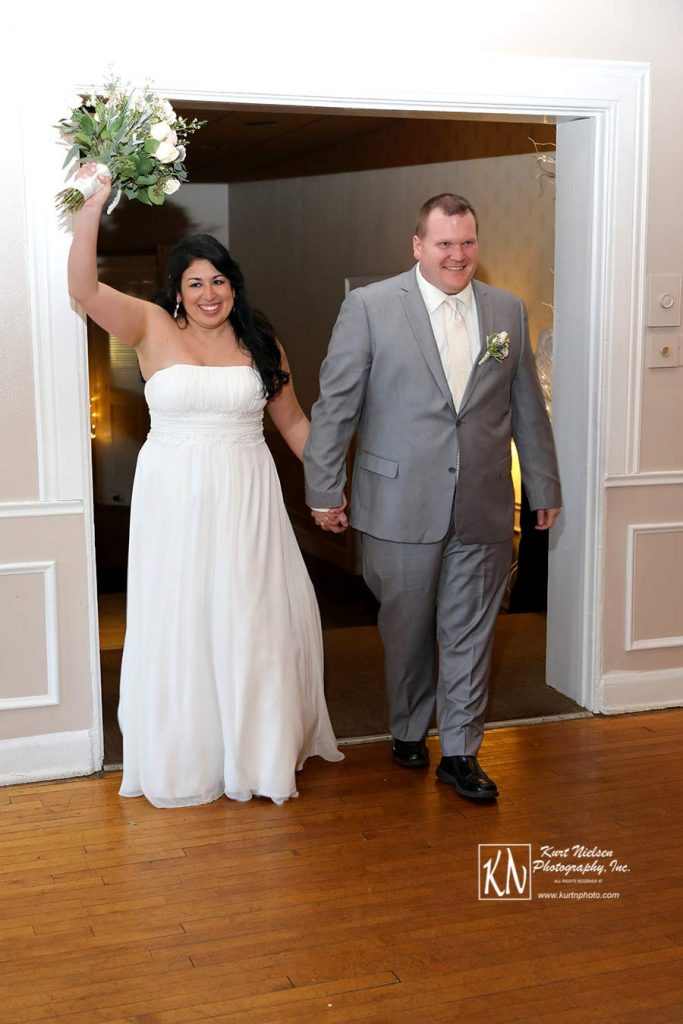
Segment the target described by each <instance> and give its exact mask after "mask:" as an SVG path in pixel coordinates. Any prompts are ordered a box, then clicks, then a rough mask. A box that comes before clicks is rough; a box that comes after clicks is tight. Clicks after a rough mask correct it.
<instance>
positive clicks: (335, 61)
mask: <svg viewBox="0 0 683 1024" xmlns="http://www.w3.org/2000/svg"><path fill="white" fill-rule="evenodd" d="M331 16H334V17H335V21H334V37H333V39H332V40H331V37H330V32H329V25H330V17H331ZM444 18H445V15H444V7H443V5H442V4H440V3H439V4H437V3H436V2H433V3H432V2H430V0H427V2H426V3H423V4H422V5H421V6H420V8H419V11H418V10H417V9H416V17H415V19H411V18H409V17H406V18H397V17H396V8H395V4H390V3H384V2H383V0H381V2H377V3H374V4H368V3H366V2H364V3H360V2H359V0H348V2H347V3H346V4H344V5H343V7H341V6H340V7H338V8H335V9H334V11H333V12H332V13H331V12H326V13H325V16H324V17H321V15H320V7H319V5H317V4H316V5H313V4H312V3H303V2H294V3H291V4H286V5H285V4H269V3H263V4H257V5H252V6H251V7H246V8H244V7H243V8H240V9H236V8H234V6H233V7H230V8H229V9H228V8H220V9H217V10H215V11H212V12H211V15H210V17H207V16H202V17H201V19H200V21H201V24H200V25H199V27H198V28H197V29H196V30H195V27H194V25H193V19H192V17H191V15H190V14H189V13H188V10H187V7H186V6H185V5H183V6H182V7H181V6H180V5H178V6H176V5H175V4H174V3H170V4H167V5H166V7H165V8H164V14H163V16H160V15H159V14H158V12H157V11H156V10H152V9H150V10H149V11H148V12H146V11H144V10H141V11H138V12H136V17H135V25H132V24H131V22H130V19H128V18H117V17H116V16H115V15H114V16H112V15H111V13H110V12H106V13H105V12H98V11H94V12H89V13H88V15H87V16H85V15H83V16H80V17H76V18H74V17H69V18H66V17H65V16H64V11H63V9H62V8H61V7H55V8H53V9H51V10H50V11H47V12H45V13H44V14H43V15H42V16H41V26H40V33H39V35H37V34H36V32H35V31H34V28H35V26H34V25H33V24H32V20H31V19H33V14H32V13H31V12H29V11H26V12H25V13H24V12H23V11H20V12H19V13H12V14H11V15H8V16H5V21H4V24H3V29H4V31H3V42H4V44H5V54H6V57H8V58H9V60H7V59H3V62H2V65H3V66H2V72H3V74H4V75H5V76H6V78H5V84H4V86H3V92H4V94H5V98H6V101H7V100H9V99H11V100H12V101H16V107H17V109H19V110H21V111H24V112H26V115H27V116H26V123H27V126H30V135H31V141H33V140H35V138H38V140H39V141H40V142H41V144H42V143H43V142H44V144H45V147H46V149H45V152H47V148H48V147H49V146H50V145H51V141H50V140H51V139H52V138H53V129H52V128H51V125H53V124H54V122H55V120H56V119H57V118H58V117H59V116H61V115H62V114H63V112H64V109H65V104H66V98H67V97H68V96H69V94H70V93H71V92H72V91H73V88H74V86H75V85H76V84H78V85H81V84H85V83H89V82H96V81H98V80H101V78H102V76H103V74H104V73H105V69H106V66H107V65H108V64H109V63H110V62H113V63H114V65H115V66H116V67H117V68H119V69H121V70H122V72H123V73H124V74H125V75H131V76H132V77H135V78H137V79H139V80H143V79H144V78H145V77H146V76H149V77H151V78H152V79H153V80H154V81H155V83H156V84H157V85H158V87H159V88H160V89H165V88H167V86H168V85H169V84H172V83H175V82H183V83H185V86H184V88H185V95H186V96H187V95H190V94H192V92H193V90H194V93H195V94H197V95H199V94H201V92H202V90H204V89H206V90H217V91H233V92H236V93H251V94H253V95H256V94H258V95H263V94H269V93H270V94H273V95H279V96H281V97H282V98H283V101H284V102H290V100H288V98H289V97H292V96H297V95H298V96H309V97H311V103H312V104H314V103H315V101H316V97H320V96H325V95H331V96H345V95H352V96H354V97H356V98H358V99H360V98H362V97H372V96H376V95H383V94H385V93H387V90H390V95H391V96H392V97H394V98H395V100H394V102H395V103H396V105H397V106H399V107H400V106H401V105H402V108H403V109H406V108H409V107H410V106H411V103H412V97H413V94H414V91H415V90H416V89H418V90H419V91H420V93H421V94H422V95H423V96H424V95H425V94H429V95H432V96H434V97H435V98H436V99H437V100H438V97H440V96H441V97H448V95H449V93H451V92H454V91H455V92H459V91H461V90H463V89H465V88H466V87H467V83H468V81H469V80H470V76H471V69H472V68H473V67H474V66H476V65H477V64H480V63H481V62H482V60H486V59H487V58H490V57H495V58H496V59H498V58H499V57H500V58H504V57H505V56H506V55H511V56H514V55H518V56H520V57H524V58H525V59H527V58H529V57H534V56H537V57H542V58H553V59H562V58H572V59H577V58H580V59H582V60H591V59H594V60H601V61H605V60H612V61H647V62H651V63H652V97H651V100H652V120H651V137H650V140H649V146H650V159H649V164H648V168H649V184H648V201H647V218H648V227H647V231H648V235H647V249H646V258H645V266H644V268H643V271H644V273H681V271H682V270H683V257H682V255H681V246H680V239H681V238H682V237H683V204H681V202H680V167H681V166H683V135H682V134H681V132H680V131H678V129H677V123H676V120H675V118H676V116H677V110H678V104H679V97H680V96H681V95H682V94H683V65H682V64H681V61H680V54H679V52H678V51H679V46H678V44H679V41H680V39H681V38H683V5H682V4H681V3H680V0H657V2H656V3H655V4H654V5H653V4H652V3H651V2H650V0H606V2H604V3H602V4H595V3H594V2H593V0H575V2H573V3H572V4H568V3H565V2H562V3H560V2H558V0H554V2H553V0H550V2H540V0H519V2H517V3H515V4H510V3H509V2H507V0H491V2H489V3H487V4H479V5H469V6H468V7H467V8H462V9H461V8H459V9H458V13H457V32H456V31H455V29H454V30H453V36H452V39H453V47H454V55H453V59H447V60H444V59H441V55H442V52H443V43H442V37H443V34H444V32H445V31H446V26H445V25H444ZM302 21H307V22H308V27H309V30H310V31H309V32H303V31H301V23H302ZM350 55H352V59H350ZM542 74H543V67H542V66H540V67H539V69H538V75H539V76H540V75H542ZM62 96H63V97H64V99H63V100H62V99H61V97H62ZM435 101H436V100H435ZM29 115H30V117H29ZM5 122H6V123H5V125H4V137H3V146H2V148H1V149H0V170H1V172H2V192H1V193H0V224H1V226H2V239H3V244H2V251H1V253H0V260H2V265H3V266H2V271H3V272H2V281H3V291H4V295H5V297H6V301H5V302H4V303H3V317H2V326H1V327H0V331H2V338H1V339H0V341H1V345H0V360H2V365H1V367H0V369H1V370H2V374H3V377H2V390H3V395H2V398H3V401H2V403H0V417H2V420H1V422H0V429H2V437H3V445H2V454H1V455H0V513H1V516H0V552H1V559H2V561H3V562H4V563H5V564H6V565H13V564H18V563H21V562H24V561H28V562H32V561H37V560H42V559H45V560H51V559H53V560H55V561H56V564H57V574H58V578H59V580H60V587H62V588H63V589H62V590H61V591H60V595H61V596H60V599H59V657H60V668H61V675H62V682H63V685H64V694H65V698H64V701H63V704H62V705H61V706H60V708H58V709H42V708H36V709H34V710H32V711H25V712H21V713H19V712H16V713H15V712H9V713H7V714H4V715H3V716H2V722H1V723H0V730H1V731H0V748H2V738H3V737H5V738H7V737H16V736H17V734H18V732H23V734H24V735H27V736H28V735H34V734H35V735H37V734H39V733H41V731H42V732H43V733H44V732H45V730H50V731H54V732H58V731H64V732H67V731H69V732H74V733H75V732H77V731H78V730H82V728H83V725H84V723H85V722H87V720H88V718H90V720H91V721H92V717H93V710H92V700H91V696H90V689H89V687H90V673H91V667H90V664H89V652H88V650H87V648H88V644H87V641H86V638H87V636H88V635H89V629H90V626H91V623H90V625H89V620H88V609H87V608H86V604H87V601H86V597H85V595H86V593H87V586H88V579H87V570H86V551H87V538H88V535H89V529H90V528H89V525H88V523H89V515H90V513H89V505H88V500H89V498H88V494H87V488H86V493H84V495H80V494H77V495H76V494H74V495H72V494H60V495H57V498H63V499H71V498H74V499H76V500H77V501H80V500H81V499H83V500H85V505H84V506H83V508H82V510H81V511H80V512H78V511H77V512H76V513H75V520H79V519H80V522H78V523H77V524H75V523H72V522H71V521H70V519H71V517H70V516H69V515H61V516H60V515H57V516H56V517H52V518H50V517H46V516H39V515H37V514H36V515H34V512H33V511H32V510H31V509H26V510H24V511H21V510H20V511H19V512H17V510H16V508H14V506H13V504H12V503H16V502H25V501H31V500H32V499H35V498H37V496H38V487H37V454H36V444H35V429H34V418H35V417H34V410H33V382H32V379H31V378H32V361H31V355H30V349H31V336H30V335H31V324H32V312H31V304H30V302H29V298H28V293H27V281H28V277H29V272H30V265H29V263H28V258H27V237H26V230H25V226H24V218H23V210H24V203H25V196H24V189H23V184H22V160H23V157H22V145H23V144H22V140H21V139H17V138H16V137H14V132H15V127H14V125H15V119H13V118H12V117H8V118H5ZM27 131H28V127H27ZM26 144H27V145H28V141H27V143H26ZM643 144H646V140H643ZM45 167H46V169H45V175H46V177H45V183H44V184H43V185H42V186H41V189H42V192H44V191H45V189H49V191H50V192H53V191H54V186H56V184H57V179H58V170H57V169H56V168H54V167H53V166H52V162H51V161H50V160H48V161H47V162H46V165H45ZM32 180H35V178H34V179H32ZM37 199H41V196H38V197H37ZM37 199H36V197H34V196H33V195H29V196H28V200H29V203H33V202H34V201H37ZM46 218H49V211H48V210H47V207H46ZM403 230H404V229H402V231H403ZM267 258H268V242H267V239H264V244H263V259H264V260H267ZM487 259H488V255H487ZM387 269H388V270H389V271H392V270H393V269H394V267H389V268H387ZM286 270H287V268H286V267H284V268H280V272H281V273H284V272H286ZM374 270H375V268H374V267H372V268H371V270H370V271H366V272H373V271H374ZM47 273H48V275H50V276H52V275H54V279H55V281H56V282H59V281H60V280H61V279H62V278H63V271H60V270H58V269H57V268H48V269H47ZM60 287H61V285H60ZM519 290H521V291H524V287H521V288H520V289H519ZM34 298H37V297H36V296H34ZM38 298H39V297H38ZM51 301H52V303H53V306H54V308H57V307H59V304H60V300H58V299H57V298H56V297H52V299H51ZM313 301H315V299H314V300H313ZM50 315H52V313H50ZM60 315H61V314H60ZM323 315H325V314H324V311H323ZM63 322H64V323H66V322H67V319H64V321H63ZM69 322H70V321H69ZM61 323H62V320H60V324H61ZM34 325H35V324H34ZM61 330H62V327H61V326H60V331H61ZM67 334H68V336H66V335H65V337H64V339H63V341H64V344H65V346H66V348H65V352H66V354H67V355H70V354H71V349H70V348H69V346H70V345H72V344H73V343H74V341H73V339H74V338H75V337H76V335H75V334H73V337H72V332H71V329H70V330H69V331H68V332H67ZM51 340H52V341H53V342H55V343H56V342H57V340H59V342H60V344H61V343H62V338H61V337H60V338H59V339H56V338H53V339H51ZM612 341H613V343H614V346H613V348H614V350H615V351H621V352H622V353H623V359H625V360H627V359H628V358H629V353H630V352H631V351H633V348H632V341H633V340H632V339H629V338H626V337H624V338H619V339H612ZM618 346H621V349H619V348H618ZM607 372H609V368H607ZM640 372H641V381H642V389H641V397H642V410H641V413H642V417H641V431H640V444H639V450H640V457H641V467H640V468H641V470H653V471H654V470H666V471H667V472H668V473H669V474H670V482H668V483H666V482H665V481H664V480H663V479H662V478H657V479H648V478H646V477H645V476H642V475H640V476H639V475H638V474H636V475H635V476H634V477H633V482H632V484H631V485H629V486H623V487H616V486H615V487H610V488H608V489H607V492H606V494H605V496H604V503H605V509H606V520H605V544H604V552H601V557H604V565H603V569H604V579H605V592H604V604H603V605H602V606H599V609H600V614H601V616H602V624H603V627H604V647H603V657H602V661H603V668H604V670H605V671H606V672H607V673H609V672H619V671H621V672H624V671H626V672H631V673H633V674H635V675H638V673H642V672H643V671H646V672H654V671H655V670H658V669H663V668H664V667H666V666H668V668H667V669H666V670H667V671H669V672H670V673H673V675H671V676H670V678H671V679H672V680H673V681H674V683H675V685H674V686H673V689H671V700H670V702H672V703H676V702H681V701H682V700H683V670H682V667H683V647H681V646H677V647H666V648H661V649H656V648H652V649H647V650H642V649H639V650H630V651H627V650H626V649H625V643H624V640H623V632H624V622H625V620H626V611H627V600H630V597H629V595H628V594H627V592H626V583H625V577H624V572H625V566H626V565H627V559H628V543H627V537H628V530H629V526H633V525H634V524H643V523H646V524H654V525H655V526H657V524H676V523H680V521H681V519H683V515H682V514H681V508H682V507H683V498H682V495H683V448H682V446H681V444H680V437H681V435H682V433H683V402H681V401H680V400H678V396H680V394H681V381H682V378H683V368H679V369H672V370H648V369H647V368H646V367H645V366H644V365H643V366H641V367H640ZM58 386H59V387H62V385H61V384H59V385H58ZM57 397H59V396H57ZM605 414H606V415H607V416H608V417H612V416H613V415H614V410H610V409H609V408H606V409H605ZM634 414H635V410H634ZM608 422H611V419H610V420H609V421H608ZM74 459H75V460H76V461H78V459H80V455H79V454H78V453H76V454H75V455H74ZM84 479H85V477H84ZM2 503H4V504H2ZM56 511H57V512H58V511H59V509H56ZM17 517H18V519H17ZM18 520H19V521H18ZM24 520H25V521H24ZM652 552H653V554H654V556H655V557H654V561H653V564H647V562H643V560H642V559H637V560H636V569H635V577H634V580H633V590H634V592H635V594H636V607H642V598H641V595H642V594H644V595H648V597H649V596H650V595H651V596H652V599H653V600H654V601H664V600H668V591H664V592H663V593H662V594H660V593H659V592H658V589H657V586H656V583H657V579H658V574H659V572H660V571H661V567H662V558H663V556H662V548H661V546H660V547H657V546H655V547H654V548H652ZM670 554H671V558H670V560H669V566H668V572H670V573H671V574H672V576H671V578H673V579H675V578H676V577H677V578H678V579H681V578H683V564H680V561H681V558H683V553H682V552H681V545H680V543H678V542H676V543H674V544H672V546H671V549H670ZM4 593H5V596H6V595H7V591H6V590H5V591H4ZM21 593H22V595H23V599H24V600H27V601H28V600H33V598H30V597H29V596H28V595H30V594H31V593H32V591H31V586H30V585H28V584H27V585H26V586H25V587H24V589H23V590H22V591H21ZM34 597H35V595H34ZM639 602H640V603H639ZM672 607H673V611H672ZM679 612H680V606H678V605H675V604H674V605H673V606H671V607H670V606H669V605H667V608H666V615H665V616H664V618H665V620H666V628H667V630H674V629H676V628H678V626H680V629H679V633H683V623H679V621H678V615H679ZM0 614H1V612H0ZM28 614H29V615H34V616H35V623H36V628H39V626H40V622H41V615H40V611H39V610H38V611H35V610H31V609H29V610H28ZM653 621H656V617H655V616H653V615H652V614H651V613H650V619H649V620H647V621H644V620H642V619H641V620H640V623H639V626H638V628H639V629H641V628H642V629H644V630H647V629H649V630H650V631H652V628H653V626H652V622H653ZM655 632H656V630H655ZM15 654H16V657H15ZM2 664H3V671H4V672H5V673H6V674H7V675H6V677H5V679H4V680H3V685H4V686H5V689H4V690H3V692H8V691H7V686H8V687H9V690H10V691H12V690H13V689H16V692H17V693H25V692H26V688H25V684H24V681H22V680H16V679H15V676H16V674H18V672H19V666H21V664H22V660H21V654H20V653H16V652H15V653H13V651H12V649H11V637H10V638H9V649H8V650H5V651H4V654H3V663H2ZM8 677H9V683H7V678H8ZM638 678H639V679H642V682H643V686H646V684H647V678H648V677H647V676H646V675H645V676H639V677H638ZM20 714H21V715H22V716H25V717H23V718H20ZM18 723H20V726H21V727H20V728H19V726H18ZM88 724H90V723H88ZM8 749H9V748H8ZM12 749H14V748H12ZM1 752H2V751H1V749H0V753H1Z"/></svg>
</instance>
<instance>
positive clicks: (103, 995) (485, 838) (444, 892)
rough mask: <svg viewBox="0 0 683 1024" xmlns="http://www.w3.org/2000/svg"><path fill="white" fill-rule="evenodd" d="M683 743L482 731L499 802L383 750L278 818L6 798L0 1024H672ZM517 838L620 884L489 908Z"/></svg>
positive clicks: (0, 830)
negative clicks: (597, 858)
mask: <svg viewBox="0 0 683 1024" xmlns="http://www.w3.org/2000/svg"><path fill="white" fill-rule="evenodd" d="M682 727H683V712H682V711H677V710H673V711H665V712H653V713H649V714H640V715H630V716H626V715H625V716H619V717H616V718H599V717H596V718H585V719H583V718H582V719H575V720H567V721H560V722H555V723H546V724H542V725H534V726H531V725H530V726H522V727H517V728H507V729H502V730H490V731H488V732H487V734H486V740H485V744H484V749H483V751H482V763H483V764H484V765H485V766H486V768H487V770H489V771H490V772H491V774H492V775H493V776H494V777H495V778H496V780H497V781H498V783H499V786H500V787H501V797H500V799H499V801H498V802H497V803H496V804H493V805H487V804H483V805H477V804H475V803H472V802H468V801H465V800H462V799H461V798H460V797H458V795H457V794H456V793H455V792H454V791H453V790H452V789H451V787H447V786H444V785H442V784H438V783H437V782H436V781H435V779H434V773H433V768H432V769H430V770H429V771H426V772H407V771H405V770H402V769H400V768H397V767H396V766H394V765H393V764H392V763H391V760H390V757H389V748H388V744H387V743H377V744H368V745H360V746H357V747H347V748H346V753H347V758H346V761H345V762H344V763H342V764H340V765H327V764H325V763H324V762H320V763H317V762H316V761H312V762H310V763H309V765H307V767H306V769H305V771H304V772H303V773H302V775H301V777H300V778H301V796H300V798H299V799H298V800H294V801H290V802H288V803H287V804H285V805H283V806H282V807H276V806H275V805H273V804H271V803H270V802H268V801H263V800H254V801H252V802H251V803H249V804H233V803H231V802H229V801H227V800H220V801H216V802H215V803H213V804H211V805H207V806H205V807H200V808H183V809H176V810H158V809H156V808H153V807H151V806H150V805H149V804H147V803H146V801H144V800H140V799H136V800H123V799H122V798H120V797H119V796H118V788H119V785H120V775H119V774H118V773H106V774H103V775H101V776H98V777H95V778H86V779H70V780H66V781H64V782H51V783H40V784H25V785H22V786H18V787H9V788H7V789H6V790H3V791H2V792H0V909H2V915H1V917H0V1008H1V1010H0V1019H1V1020H2V1024H47V1022H48V1021H49V1022H55V1021H57V1022H59V1024H195V1022H199V1021H202V1022H204V1024H206V1022H207V1021H214V1022H216V1024H222V1022H231V1024H269V1022H272V1024H287V1022H296V1024H320V1022H321V1021H323V1020H324V1021H326V1022H330V1024H352V1022H356V1021H357V1022H359V1024H388V1022H389V1021H391V1022H396V1024H403V1022H405V1024H408V1022H410V1024H414V1021H415V1020H419V1021H420V1022H421V1024H430V1022H433V1024H444V1022H445V1021H449V1022H450V1021H451V1020H459V1019H463V1020H470V1019H471V1020H474V1021H479V1020H481V1021H485V1022H486V1024H511V1022H513V1021H520V1022H521V1021H524V1024H630V1022H631V1021H632V1022H633V1024H657V1022H659V1021H661V1022H662V1024H673V1022H674V1021H676V1022H677V1024H680V1020H681V1019H683V1012H682V1011H681V1007H683V879H682V877H681V871H680V850H681V848H682V844H683V820H682V816H681V812H680V808H681V806H683V759H681V758H680V754H679V753H678V751H679V747H680V739H679V737H680V733H681V729H682ZM429 747H430V751H431V755H432V762H435V761H436V759H437V758H438V756H439V754H438V742H437V741H436V740H435V739H430V740H429ZM645 776H646V777H648V778H658V777H661V778H665V779H666V785H665V786H662V787H661V788H660V789H659V790H658V789H657V788H655V789H654V791H652V788H651V787H650V788H646V787H643V786H641V787H639V786H637V785H634V778H643V777H645ZM511 842H517V843H525V844H530V845H531V846H532V848H533V850H534V856H535V857H537V856H538V854H539V851H540V848H541V846H542V845H547V846H551V847H554V848H555V850H562V849H564V848H567V849H571V847H573V846H578V845H583V846H585V848H586V849H590V848H591V847H597V848H599V849H600V850H612V851H613V854H614V859H616V860H617V861H618V862H620V863H622V864H625V865H627V867H628V871H626V872H623V873H620V874H618V873H615V872H613V871H611V869H609V873H608V874H606V875H604V876H599V877H597V878H596V877H593V878H590V877H587V876H586V877H584V876H579V879H578V880H571V879H570V880H569V881H566V880H564V876H563V875H562V874H560V873H553V872H538V871H537V872H535V873H534V875H533V877H532V884H533V896H532V899H531V900H528V901H520V902H509V901H506V900H502V901H500V902H493V901H480V900H479V899H478V844H480V843H493V844H505V843H511ZM572 856H574V860H575V861H576V860H577V856H575V855H570V856H568V857H567V858H565V859H567V860H571V859H572ZM561 859H562V858H558V861H559V860H561ZM580 859H581V858H578V860H580ZM604 860H605V863H606V864H608V863H609V859H608V858H604ZM611 890H614V891H615V895H616V896H617V897H618V898H615V899H606V898H603V894H605V895H610V891H611ZM587 895H591V898H590V899H588V898H582V899H578V898H577V897H578V896H587ZM546 896H549V897H553V898H546ZM592 896H599V897H600V898H596V899H593V898H592Z"/></svg>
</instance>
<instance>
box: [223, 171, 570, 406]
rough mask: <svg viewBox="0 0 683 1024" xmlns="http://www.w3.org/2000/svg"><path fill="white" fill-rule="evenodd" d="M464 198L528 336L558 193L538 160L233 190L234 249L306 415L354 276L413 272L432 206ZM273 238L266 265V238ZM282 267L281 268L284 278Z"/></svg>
mask: <svg viewBox="0 0 683 1024" xmlns="http://www.w3.org/2000/svg"><path fill="white" fill-rule="evenodd" d="M445 191H452V192H459V193H460V194H462V195H465V196H467V198H468V199H470V201H471V202H472V203H473V204H474V206H475V208H476V210H477V214H478V216H479V222H480V239H481V247H480V252H481V267H480V272H479V274H478V276H480V277H482V278H483V279H484V280H487V281H490V282H491V283H492V284H495V285H497V286H498V287H500V288H506V289H508V290H509V291H513V292H515V293H516V294H518V295H520V296H523V297H524V299H525V301H526V302H527V305H528V309H529V321H530V329H531V335H532V338H534V339H535V338H536V337H537V336H538V332H539V331H540V330H542V329H543V328H544V327H547V326H549V324H550V322H551V319H552V316H551V313H550V310H548V309H547V308H546V307H544V305H543V303H544V302H548V303H551V302H552V299H553V278H552V265H553V258H554V254H553V246H554V194H553V188H552V185H548V183H547V182H546V183H545V187H544V188H543V189H541V186H540V182H539V178H538V165H537V163H536V160H535V158H534V157H533V156H529V155H523V156H504V157H496V158H490V159H488V158H487V159H483V160H462V161H458V162H457V163H456V162H448V163H433V164H425V165H420V166H408V167H397V168H393V167H392V168H389V169H385V170H374V171H358V172H356V173H350V174H325V175H317V176H311V177H302V178H287V179H284V180H280V181H265V182H253V183H248V184H234V185H231V186H230V226H231V230H230V244H231V247H232V251H233V253H234V255H235V257H236V259H238V260H239V262H240V263H241V265H242V267H243V269H244V271H245V275H246V279H247V283H248V287H249V292H250V295H251V297H252V300H253V301H254V302H255V304H256V305H257V306H259V307H260V308H262V309H263V310H264V311H265V312H266V313H267V314H268V316H270V317H271V319H272V320H273V322H274V324H275V326H276V329H277V331H278V334H279V336H280V338H281V340H282V342H283V344H284V345H285V348H286V349H287V353H288V356H289V360H290V363H291V365H292V369H293V372H294V374H295V377H296V387H297V393H298V394H299V397H300V399H301V401H302V404H303V405H304V407H305V408H306V409H310V406H311V404H312V403H313V402H314V401H315V399H316V398H317V396H318V369H319V366H320V363H321V361H322V358H323V357H324V354H325V351H326V349H327V344H328V342H329V338H330V331H331V329H332V326H333V325H334V321H335V320H336V318H337V314H338V312H339V307H340V305H341V302H342V300H343V298H344V282H345V279H346V278H347V277H359V276H360V277H362V276H366V275H377V274H395V273H398V272H400V271H403V270H408V269H409V268H410V267H412V266H414V263H415V261H414V259H413V255H412V241H411V240H412V235H413V231H414V227H415V217H416V214H417V211H418V209H419V208H420V206H421V204H422V203H423V202H424V200H425V199H428V198H429V197H430V196H433V195H435V194H436V193H438V192H445ZM264 237H267V238H268V250H267V258H264V250H263V238H264ZM283 268H286V269H284V272H283Z"/></svg>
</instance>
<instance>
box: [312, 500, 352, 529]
mask: <svg viewBox="0 0 683 1024" xmlns="http://www.w3.org/2000/svg"><path fill="white" fill-rule="evenodd" d="M346 505H347V501H346V497H344V499H343V502H342V504H341V505H339V506H338V507H337V508H331V509H328V511H327V512H316V511H315V509H311V515H312V516H313V519H314V521H315V523H316V524H317V525H318V526H319V527H320V529H321V530H326V531H327V532H329V533H343V532H344V530H345V529H346V528H347V526H348V525H349V520H348V516H347V515H346V512H345V511H344V509H345V508H346Z"/></svg>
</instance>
